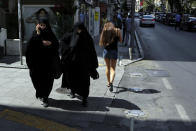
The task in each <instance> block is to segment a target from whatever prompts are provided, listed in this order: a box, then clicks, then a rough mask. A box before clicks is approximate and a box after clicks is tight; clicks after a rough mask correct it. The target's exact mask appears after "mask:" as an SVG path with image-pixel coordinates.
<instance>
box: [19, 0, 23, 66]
mask: <svg viewBox="0 0 196 131" xmlns="http://www.w3.org/2000/svg"><path fill="white" fill-rule="evenodd" d="M21 17H22V14H21V0H18V28H19V32H18V34H19V42H20V46H19V48H20V49H19V51H20V61H21V65H23V59H22V29H21Z"/></svg>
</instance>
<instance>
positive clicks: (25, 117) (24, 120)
mask: <svg viewBox="0 0 196 131" xmlns="http://www.w3.org/2000/svg"><path fill="white" fill-rule="evenodd" d="M0 118H3V119H6V120H9V121H13V122H17V123H21V124H24V125H26V126H30V127H33V128H37V129H40V130H44V131H80V130H78V129H76V128H71V127H68V126H65V125H63V124H59V123H56V122H54V121H50V120H46V119H43V118H39V117H36V116H33V115H29V114H26V113H21V112H16V111H12V110H8V109H6V110H4V111H2V112H0Z"/></svg>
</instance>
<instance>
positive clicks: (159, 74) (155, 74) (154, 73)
mask: <svg viewBox="0 0 196 131" xmlns="http://www.w3.org/2000/svg"><path fill="white" fill-rule="evenodd" d="M145 71H146V72H147V74H148V75H149V76H152V77H169V76H170V75H169V73H168V72H167V71H165V70H157V69H146V70H145Z"/></svg>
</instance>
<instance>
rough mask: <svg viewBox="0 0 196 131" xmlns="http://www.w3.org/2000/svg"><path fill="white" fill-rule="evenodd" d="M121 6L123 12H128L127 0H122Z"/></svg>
mask: <svg viewBox="0 0 196 131" xmlns="http://www.w3.org/2000/svg"><path fill="white" fill-rule="evenodd" d="M121 8H122V9H123V10H124V12H128V11H129V9H128V8H127V0H124V2H123V4H122V7H121Z"/></svg>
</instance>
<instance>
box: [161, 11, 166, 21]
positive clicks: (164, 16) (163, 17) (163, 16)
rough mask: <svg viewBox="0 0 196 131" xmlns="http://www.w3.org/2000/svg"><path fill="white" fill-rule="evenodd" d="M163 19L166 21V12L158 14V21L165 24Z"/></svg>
mask: <svg viewBox="0 0 196 131" xmlns="http://www.w3.org/2000/svg"><path fill="white" fill-rule="evenodd" d="M165 21H166V14H165V13H164V14H160V22H161V23H163V24H165Z"/></svg>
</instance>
